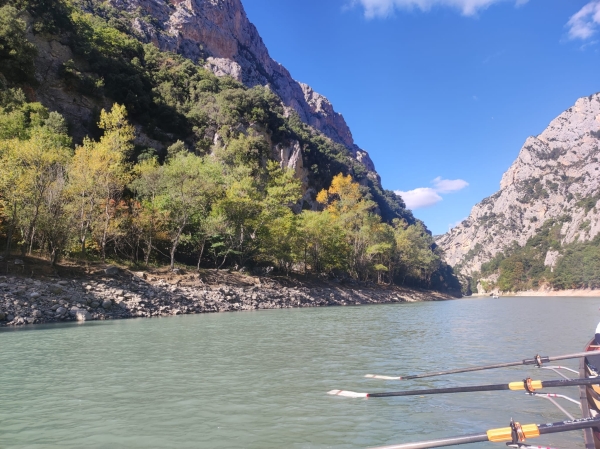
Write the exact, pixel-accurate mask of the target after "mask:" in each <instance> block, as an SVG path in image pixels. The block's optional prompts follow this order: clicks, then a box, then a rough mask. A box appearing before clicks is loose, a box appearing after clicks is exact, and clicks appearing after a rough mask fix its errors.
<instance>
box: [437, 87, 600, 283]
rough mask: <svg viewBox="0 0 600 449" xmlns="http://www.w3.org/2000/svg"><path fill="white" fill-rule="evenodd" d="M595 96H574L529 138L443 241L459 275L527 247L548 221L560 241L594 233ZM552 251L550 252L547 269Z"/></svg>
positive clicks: (599, 98)
mask: <svg viewBox="0 0 600 449" xmlns="http://www.w3.org/2000/svg"><path fill="white" fill-rule="evenodd" d="M599 160H600V94H595V95H591V96H590V97H585V98H580V99H579V100H577V102H576V103H575V105H574V106H573V107H571V108H569V109H568V110H567V111H565V112H564V113H562V114H561V115H560V116H558V117H557V118H556V119H554V120H553V121H552V122H551V123H550V125H549V126H548V128H546V130H544V132H543V133H542V134H540V135H539V136H537V137H530V138H528V139H527V141H526V142H525V144H524V145H523V148H522V149H521V151H520V153H519V156H518V157H517V160H516V161H515V162H514V163H513V164H512V166H511V167H510V168H509V169H508V171H507V172H506V173H505V174H504V176H503V177H502V181H501V184H500V191H498V192H497V193H495V194H494V195H492V196H491V197H489V198H486V199H484V200H483V201H482V202H481V203H479V204H477V205H476V206H475V207H474V208H473V210H472V211H471V215H470V216H469V218H467V219H466V220H465V221H463V222H462V223H461V224H460V225H459V226H457V227H455V228H454V229H452V230H451V231H450V232H448V233H447V234H445V235H443V236H441V237H440V238H439V239H438V240H437V243H438V244H439V245H440V246H441V247H442V248H443V249H444V251H445V253H446V260H447V262H448V263H449V264H450V265H452V266H456V265H459V266H460V267H461V271H462V272H463V274H467V275H468V274H470V273H472V272H474V271H478V270H479V269H480V268H481V265H482V264H483V263H485V262H487V261H489V260H490V259H491V258H492V257H494V256H495V255H496V254H497V253H498V252H500V251H504V249H505V248H507V247H508V246H510V245H512V244H513V242H515V241H516V242H517V243H518V244H519V245H520V246H523V245H525V243H526V242H527V240H528V239H529V238H531V237H533V236H535V235H537V233H538V231H539V230H540V228H541V227H542V225H543V224H544V223H545V222H546V221H547V220H550V219H554V220H556V222H557V223H562V227H561V230H560V233H561V242H562V243H563V244H564V243H570V242H573V241H579V242H585V241H588V240H591V239H593V238H594V237H595V236H596V235H597V234H599V233H600V210H599V209H598V207H597V206H596V203H597V202H598V200H599V199H600V162H599ZM557 255H558V253H556V252H553V251H548V253H547V254H546V260H545V264H546V266H554V264H555V263H556V258H557Z"/></svg>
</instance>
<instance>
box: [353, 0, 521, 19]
mask: <svg viewBox="0 0 600 449" xmlns="http://www.w3.org/2000/svg"><path fill="white" fill-rule="evenodd" d="M504 1H513V2H515V4H516V5H517V6H521V5H524V4H525V3H527V2H528V1H529V0H516V1H515V0H351V4H352V5H361V6H362V7H363V8H364V10H365V16H366V17H367V18H374V17H387V16H389V15H390V14H392V13H393V12H394V10H395V9H412V8H419V9H420V10H422V11H429V10H430V9H431V8H432V7H434V6H448V7H451V8H455V9H459V10H460V11H461V12H462V14H464V15H465V16H472V15H474V14H476V13H477V12H478V11H479V10H481V9H485V8H487V7H488V6H491V5H493V4H494V3H500V2H504Z"/></svg>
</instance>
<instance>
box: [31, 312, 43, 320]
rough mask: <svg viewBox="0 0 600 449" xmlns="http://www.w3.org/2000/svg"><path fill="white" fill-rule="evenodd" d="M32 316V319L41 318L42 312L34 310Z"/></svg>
mask: <svg viewBox="0 0 600 449" xmlns="http://www.w3.org/2000/svg"><path fill="white" fill-rule="evenodd" d="M32 315H33V317H34V318H41V317H42V312H41V310H34V311H33V314H32Z"/></svg>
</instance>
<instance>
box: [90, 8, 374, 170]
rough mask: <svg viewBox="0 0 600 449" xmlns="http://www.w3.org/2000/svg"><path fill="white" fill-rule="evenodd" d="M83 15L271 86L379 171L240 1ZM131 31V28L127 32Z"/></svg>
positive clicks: (215, 70) (220, 73)
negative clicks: (273, 50) (281, 59)
mask: <svg viewBox="0 0 600 449" xmlns="http://www.w3.org/2000/svg"><path fill="white" fill-rule="evenodd" d="M80 4H81V6H82V9H83V10H85V11H87V12H92V13H94V14H95V15H98V16H102V17H105V18H107V19H109V20H111V19H112V20H113V21H120V22H121V26H123V23H126V24H127V25H128V26H129V28H128V32H129V33H130V34H132V35H134V36H135V37H137V38H138V39H140V40H141V41H143V42H147V43H148V42H151V43H153V44H154V45H156V46H157V47H158V48H160V49H161V50H166V51H171V52H175V53H178V54H180V55H182V56H184V57H185V58H188V59H190V60H192V61H194V62H201V63H202V64H204V66H205V67H206V68H207V69H209V70H211V71H212V72H213V73H215V74H216V75H217V76H224V75H228V76H231V77H232V78H234V79H236V80H237V81H240V82H242V83H244V84H245V85H246V86H248V87H253V86H257V85H261V86H268V87H269V88H270V89H271V90H272V91H273V92H275V93H276V94H277V95H278V96H279V98H280V99H281V101H282V102H283V104H284V105H285V108H286V112H287V113H288V114H289V113H290V112H291V111H295V112H296V113H297V114H298V115H299V117H300V119H301V120H302V121H303V122H304V123H306V124H308V125H310V126H311V127H313V128H314V129H316V130H318V131H320V132H322V133H323V134H324V135H326V136H327V137H329V138H330V139H332V140H333V141H334V142H337V143H340V144H342V145H344V146H345V147H346V148H347V149H348V150H349V151H350V152H351V154H352V155H353V157H355V158H356V159H357V160H358V161H360V162H361V163H362V164H363V165H364V166H365V167H366V169H367V170H368V171H369V172H372V173H373V175H374V176H377V175H376V174H375V167H374V165H373V162H372V161H371V159H370V158H369V155H368V153H367V152H366V151H364V150H362V149H360V148H359V147H358V146H357V145H356V144H355V143H354V140H353V138H352V133H351V132H350V129H349V127H348V125H347V124H346V121H345V120H344V118H343V116H342V115H341V114H339V113H338V112H336V111H335V110H334V108H333V106H332V104H331V103H330V102H329V100H328V99H327V98H325V97H324V96H322V95H320V94H319V93H317V92H315V91H314V90H313V89H312V88H311V87H310V86H308V85H306V84H303V83H300V82H298V81H295V80H294V79H293V78H292V76H291V75H290V73H289V72H288V70H287V69H286V68H285V67H283V66H282V65H281V64H279V63H277V62H276V61H274V60H273V59H272V58H271V57H270V55H269V51H268V50H267V47H266V46H265V44H264V42H263V40H262V39H261V37H260V35H259V33H258V31H257V29H256V27H255V26H254V25H253V24H252V23H250V21H249V20H248V18H247V16H246V13H245V11H244V8H243V6H242V3H241V1H240V0H107V1H100V0H86V1H81V2H80ZM127 25H126V26H127Z"/></svg>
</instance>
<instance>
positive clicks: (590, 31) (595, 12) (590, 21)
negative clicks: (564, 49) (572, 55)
mask: <svg viewBox="0 0 600 449" xmlns="http://www.w3.org/2000/svg"><path fill="white" fill-rule="evenodd" d="M598 25H600V0H594V1H591V2H589V3H588V4H587V5H585V6H584V7H583V8H581V9H580V10H579V11H578V12H577V13H575V14H573V16H571V18H570V19H569V21H568V22H567V27H568V28H569V39H582V40H585V39H589V38H590V37H592V36H593V35H594V34H596V31H597V29H598Z"/></svg>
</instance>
